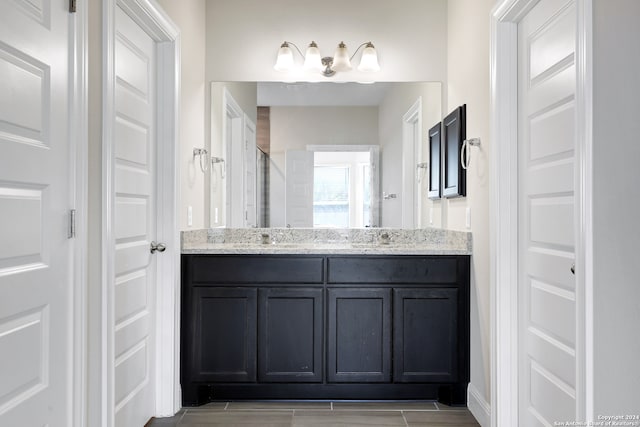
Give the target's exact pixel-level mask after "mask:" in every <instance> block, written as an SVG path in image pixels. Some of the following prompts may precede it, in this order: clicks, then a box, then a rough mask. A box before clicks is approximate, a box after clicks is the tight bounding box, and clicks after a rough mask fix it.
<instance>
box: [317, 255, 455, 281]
mask: <svg viewBox="0 0 640 427" xmlns="http://www.w3.org/2000/svg"><path fill="white" fill-rule="evenodd" d="M327 264H328V278H327V282H328V283H363V284H376V283H380V284H389V283H457V282H458V258H457V257H445V256H430V257H429V256H366V257H360V256H350V257H329V258H327Z"/></svg>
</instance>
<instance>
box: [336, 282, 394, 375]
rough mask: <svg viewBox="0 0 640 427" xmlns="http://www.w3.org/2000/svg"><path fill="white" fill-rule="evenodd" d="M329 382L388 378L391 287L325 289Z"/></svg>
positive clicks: (389, 369) (389, 370)
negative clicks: (326, 299)
mask: <svg viewBox="0 0 640 427" xmlns="http://www.w3.org/2000/svg"><path fill="white" fill-rule="evenodd" d="M328 316H329V319H328V336H329V339H328V349H327V350H328V355H327V365H328V367H327V374H328V375H327V377H328V381H329V382H347V383H348V382H360V383H367V382H390V381H391V290H390V289H387V288H377V289H371V288H361V289H353V288H351V289H341V288H332V289H329V290H328Z"/></svg>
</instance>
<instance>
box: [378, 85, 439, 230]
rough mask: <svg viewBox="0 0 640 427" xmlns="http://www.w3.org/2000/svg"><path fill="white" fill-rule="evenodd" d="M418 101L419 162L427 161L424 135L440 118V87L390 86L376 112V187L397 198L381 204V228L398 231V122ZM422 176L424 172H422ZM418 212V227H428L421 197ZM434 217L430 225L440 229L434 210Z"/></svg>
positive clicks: (429, 204)
mask: <svg viewBox="0 0 640 427" xmlns="http://www.w3.org/2000/svg"><path fill="white" fill-rule="evenodd" d="M418 98H422V142H423V144H422V159H420V160H417V161H416V163H418V162H424V161H428V160H429V148H428V141H429V137H428V131H429V128H430V127H432V126H433V125H435V124H436V123H438V122H439V121H440V119H441V117H442V84H441V83H437V82H431V83H403V84H401V85H394V87H393V88H392V89H391V90H390V91H389V92H388V93H387V96H386V97H385V98H384V100H383V101H382V103H381V104H380V106H379V109H378V113H379V115H378V124H379V135H380V156H381V160H380V163H381V167H380V172H381V176H380V186H381V190H380V191H381V192H385V193H390V194H397V195H398V198H396V199H388V200H381V204H382V209H381V220H382V222H381V224H382V227H394V228H400V227H402V198H403V196H404V195H403V194H402V124H403V121H402V118H403V116H404V115H405V114H406V113H407V111H408V110H409V109H410V108H411V107H412V106H413V104H414V103H415V102H416V100H418ZM425 172H426V171H425ZM426 184H427V177H426V176H425V179H423V180H422V181H421V185H422V186H423V189H422V190H421V194H425V195H426ZM419 203H421V205H422V208H421V212H422V214H423V215H422V217H423V219H422V222H421V223H422V225H423V227H424V226H427V225H428V224H429V219H428V214H429V209H431V208H432V207H434V206H435V205H434V204H433V202H432V201H431V200H429V199H427V198H426V196H425V197H423V198H421V200H420V201H419ZM435 209H436V210H437V213H435V214H434V224H432V225H431V226H434V227H439V226H440V223H441V221H440V212H439V209H438V208H437V206H436V207H435Z"/></svg>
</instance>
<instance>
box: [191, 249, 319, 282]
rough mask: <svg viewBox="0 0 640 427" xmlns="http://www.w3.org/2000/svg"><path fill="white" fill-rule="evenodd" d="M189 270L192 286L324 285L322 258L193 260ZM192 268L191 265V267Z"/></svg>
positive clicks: (241, 257)
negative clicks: (210, 284) (211, 284)
mask: <svg viewBox="0 0 640 427" xmlns="http://www.w3.org/2000/svg"><path fill="white" fill-rule="evenodd" d="M186 264H187V265H186V266H185V267H186V269H187V271H188V273H189V274H191V282H192V283H193V284H194V285H196V286H198V285H200V286H201V285H203V284H207V283H227V284H230V283H246V284H255V283H280V284H281V283H323V279H324V277H323V270H324V258H323V257H321V256H318V257H313V256H291V255H285V256H274V255H242V256H225V255H217V256H210V255H208V256H207V255H204V256H193V257H191V259H190V261H188V262H187V263H186ZM189 264H190V265H189Z"/></svg>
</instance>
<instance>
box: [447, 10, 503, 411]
mask: <svg viewBox="0 0 640 427" xmlns="http://www.w3.org/2000/svg"><path fill="white" fill-rule="evenodd" d="M493 5H494V0H449V3H448V20H447V22H448V26H447V28H448V51H447V54H448V59H447V64H448V66H447V69H448V74H447V82H448V89H447V95H448V96H447V98H448V99H447V103H446V104H447V108H446V109H445V111H443V115H446V114H448V113H449V112H450V111H452V110H453V109H454V108H456V107H457V106H458V105H461V104H467V138H472V137H478V138H481V140H482V146H481V147H480V148H477V147H474V148H472V149H471V150H472V151H471V165H470V167H469V169H468V170H467V197H466V198H459V199H451V200H443V201H442V202H441V203H442V207H443V227H445V228H448V229H453V230H469V229H468V228H467V227H466V225H465V211H466V209H467V208H469V209H470V210H471V228H470V230H471V232H472V233H473V254H472V257H471V388H472V390H474V392H475V393H477V396H476V397H478V396H479V398H480V399H481V400H484V402H486V403H489V401H490V396H491V393H490V392H491V390H490V353H489V352H490V328H489V327H490V324H489V319H490V308H491V307H490V298H489V233H490V230H489V149H490V147H491V140H490V138H489V13H490V11H491V8H492V7H493ZM474 403H475V402H474V401H470V407H471V406H472V405H473V404H474ZM472 410H475V409H473V408H472ZM474 414H475V412H474ZM484 415H485V416H486V415H487V414H484Z"/></svg>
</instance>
